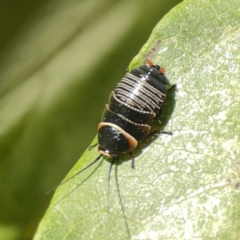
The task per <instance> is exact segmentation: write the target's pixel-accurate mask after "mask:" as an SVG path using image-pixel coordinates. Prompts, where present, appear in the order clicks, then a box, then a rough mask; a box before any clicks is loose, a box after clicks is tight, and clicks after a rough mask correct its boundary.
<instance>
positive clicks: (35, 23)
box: [0, 0, 180, 240]
mask: <svg viewBox="0 0 240 240" xmlns="http://www.w3.org/2000/svg"><path fill="white" fill-rule="evenodd" d="M179 2H180V1H179V0H171V1H167V0H151V1H144V0H138V1H133V0H132V1H110V0H102V1H93V0H91V1H89V0H83V1H74V0H69V1H63V0H61V1H50V0H41V1H40V0H37V1H30V0H23V1H16V0H15V1H13V0H12V1H1V2H0V29H1V37H0V52H1V54H0V68H1V69H0V180H1V181H0V195H1V197H0V240H8V239H9V240H10V239H31V238H32V235H33V234H34V231H35V230H36V227H37V224H38V222H39V221H40V219H41V217H42V216H43V214H44V212H45V210H46V208H47V206H48V204H49V201H50V199H51V196H52V193H51V194H45V193H46V192H47V191H48V190H50V189H51V188H52V187H53V186H55V185H56V184H58V183H60V182H61V180H62V179H63V178H64V176H65V175H66V173H67V172H68V171H69V170H70V168H71V167H72V166H73V165H74V163H75V162H76V161H77V160H78V159H79V157H80V156H81V154H82V153H83V151H84V150H85V149H86V148H87V147H88V146H89V144H90V142H91V140H92V139H93V137H94V136H95V135H96V133H97V125H98V123H99V121H100V118H101V114H102V110H103V107H104V105H105V104H106V102H107V99H108V95H109V93H110V91H111V90H112V89H114V87H115V86H116V84H117V82H118V81H119V80H120V79H121V77H122V76H123V75H124V74H125V68H126V67H127V66H128V64H129V63H130V61H131V60H132V58H133V57H134V56H135V55H136V54H137V53H138V51H139V50H140V48H141V47H142V45H143V44H144V43H145V42H146V40H147V39H148V37H149V35H150V33H151V31H152V29H153V28H154V26H155V25H156V24H157V22H158V21H159V20H160V19H161V18H162V17H163V16H164V15H165V14H166V13H167V12H168V11H169V10H170V9H171V8H172V7H174V6H175V5H177V4H178V3H179Z"/></svg>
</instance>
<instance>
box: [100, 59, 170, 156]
mask: <svg viewBox="0 0 240 240" xmlns="http://www.w3.org/2000/svg"><path fill="white" fill-rule="evenodd" d="M167 82H168V81H167V79H166V77H165V75H164V72H163V69H162V68H160V66H158V65H153V64H152V62H150V61H149V62H148V65H142V66H141V67H139V68H137V69H133V70H132V71H131V72H128V73H127V74H126V75H125V77H123V78H122V80H121V82H120V83H118V85H117V87H116V89H115V90H114V91H112V92H111V94H110V97H109V101H108V104H107V105H106V106H105V109H104V112H103V116H102V122H101V123H100V124H99V126H98V144H99V147H98V150H99V152H100V153H101V154H102V155H104V156H107V157H112V158H117V157H118V156H119V155H120V154H123V153H127V152H131V151H132V150H133V149H134V148H135V147H136V146H137V144H138V142H139V141H141V140H143V139H144V138H145V137H146V136H147V135H148V133H149V131H150V129H151V126H150V125H151V123H152V121H153V120H154V119H155V118H156V116H157V114H158V113H159V111H160V109H161V106H162V104H163V101H164V99H165V97H166V92H167Z"/></svg>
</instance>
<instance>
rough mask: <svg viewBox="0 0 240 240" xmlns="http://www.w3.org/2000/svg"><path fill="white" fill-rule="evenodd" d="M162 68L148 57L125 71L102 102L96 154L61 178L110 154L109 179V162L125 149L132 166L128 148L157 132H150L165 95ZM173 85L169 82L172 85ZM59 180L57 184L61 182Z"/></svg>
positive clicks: (130, 153) (130, 149) (131, 154)
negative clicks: (86, 162) (97, 154)
mask: <svg viewBox="0 0 240 240" xmlns="http://www.w3.org/2000/svg"><path fill="white" fill-rule="evenodd" d="M164 73H165V69H164V68H162V67H160V66H159V65H154V64H153V62H152V61H150V60H147V63H146V64H144V65H142V66H140V67H139V68H134V69H133V70H131V71H130V72H127V73H126V75H125V76H124V77H123V78H122V80H121V81H120V82H119V83H118V84H117V87H116V88H115V90H114V91H112V92H111V94H110V96H109V100H108V103H107V104H106V105H105V108H104V111H103V114H102V120H101V122H100V123H99V125H98V143H97V144H95V145H93V146H91V147H90V148H92V147H94V146H96V145H98V151H99V152H100V155H99V156H98V157H97V158H96V159H95V160H94V161H92V162H91V163H90V164H88V165H87V166H86V167H84V168H83V169H82V170H80V171H79V172H77V173H76V174H74V175H73V176H71V177H70V178H68V179H67V180H65V181H63V182H62V183H61V184H63V183H65V182H67V181H69V180H70V179H72V178H73V177H75V176H76V175H78V174H80V173H82V172H83V171H85V170H86V169H88V168H89V167H90V166H92V165H93V164H95V163H96V162H97V161H99V160H100V159H101V157H102V156H105V157H108V158H111V159H112V161H111V164H110V168H109V182H110V174H111V170H112V166H113V164H114V162H115V161H116V160H117V159H118V157H119V156H120V155H122V154H125V153H129V155H130V157H131V159H132V164H131V166H132V168H134V155H133V153H132V151H133V150H134V149H135V148H136V147H137V145H138V143H139V142H140V141H142V140H144V139H146V138H149V137H150V136H152V135H154V134H157V133H167V134H171V132H164V131H154V132H151V131H150V129H151V124H152V122H153V121H154V120H156V119H158V118H159V115H160V114H161V108H162V105H163V102H164V100H165V98H166V95H167V91H168V90H167V87H168V86H169V81H168V79H167V78H166V76H165V74H164ZM173 86H175V85H172V87H173ZM61 184H60V185H61Z"/></svg>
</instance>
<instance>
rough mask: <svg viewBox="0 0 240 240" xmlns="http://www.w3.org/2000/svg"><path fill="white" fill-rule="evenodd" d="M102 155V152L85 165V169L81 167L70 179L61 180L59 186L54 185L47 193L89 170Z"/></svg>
mask: <svg viewBox="0 0 240 240" xmlns="http://www.w3.org/2000/svg"><path fill="white" fill-rule="evenodd" d="M101 157H102V154H100V155H99V156H98V157H97V158H96V159H95V160H93V161H92V162H91V163H89V164H88V165H87V166H86V167H84V168H83V169H81V170H80V171H78V172H76V173H75V174H74V175H72V176H71V177H69V178H68V179H66V180H65V181H63V182H61V183H60V184H58V185H57V186H55V187H53V188H52V189H51V190H49V191H48V192H46V194H48V193H50V192H52V191H54V190H56V189H57V188H58V187H59V186H61V185H63V184H64V183H66V182H68V181H69V180H71V179H72V178H74V177H76V176H77V175H78V174H80V173H82V172H84V171H85V170H87V169H88V168H89V167H91V166H92V165H93V164H95V163H96V162H97V161H99V160H100V158H101Z"/></svg>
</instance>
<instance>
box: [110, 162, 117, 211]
mask: <svg viewBox="0 0 240 240" xmlns="http://www.w3.org/2000/svg"><path fill="white" fill-rule="evenodd" d="M116 159H117V158H113V159H112V162H111V164H110V166H109V171H108V208H109V206H110V205H109V204H110V203H109V196H110V181H111V172H112V166H113V164H114V162H115V160H116Z"/></svg>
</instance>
